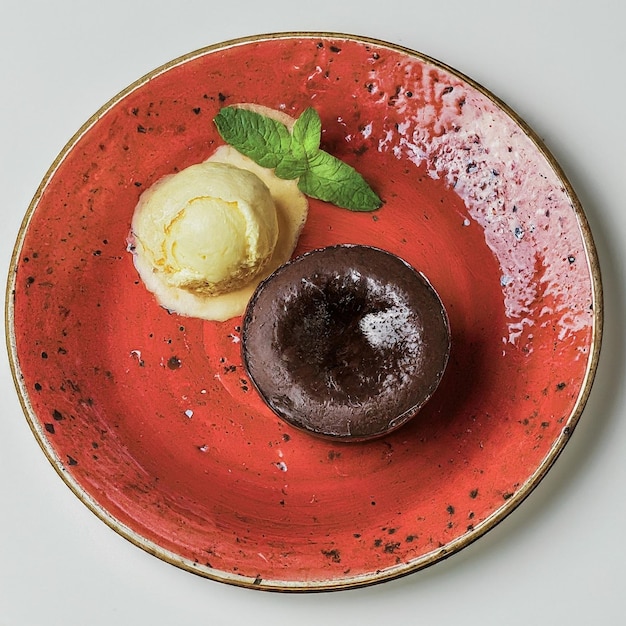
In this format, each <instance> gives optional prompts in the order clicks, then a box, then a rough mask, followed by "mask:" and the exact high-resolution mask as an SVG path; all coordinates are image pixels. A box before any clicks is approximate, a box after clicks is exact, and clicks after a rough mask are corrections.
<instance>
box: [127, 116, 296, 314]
mask: <svg viewBox="0 0 626 626" xmlns="http://www.w3.org/2000/svg"><path fill="white" fill-rule="evenodd" d="M277 113H278V112H277ZM281 115H284V114H281ZM289 119H291V118H289ZM307 210H308V203H307V200H306V198H305V197H304V195H303V194H302V193H301V192H300V191H299V190H298V188H297V184H296V182H295V181H292V180H290V181H287V180H281V179H279V178H277V177H276V176H275V175H274V173H273V171H272V170H269V169H266V168H262V167H259V166H258V165H256V164H255V163H254V162H253V161H251V160H250V159H248V158H247V157H245V156H243V155H241V154H239V153H238V152H237V151H236V150H234V149H233V148H232V147H230V146H222V147H221V148H218V150H216V152H215V153H214V154H213V155H212V156H211V157H210V158H209V159H208V160H206V161H204V162H202V163H198V164H196V165H192V166H190V167H188V168H186V169H184V170H181V171H180V172H177V173H175V174H170V175H168V176H165V177H163V178H162V179H160V180H159V181H157V182H156V183H155V184H153V185H152V186H151V187H150V188H149V189H147V190H146V191H145V192H144V193H143V194H142V195H141V197H140V199H139V202H138V204H137V206H136V208H135V212H134V215H133V218H132V225H131V236H130V244H131V246H130V247H131V250H132V251H133V259H134V263H135V267H136V268H137V271H138V272H139V275H140V276H141V278H142V280H143V282H144V284H145V285H146V287H147V288H148V290H149V291H151V292H153V293H154V294H155V296H156V298H157V300H158V302H159V303H160V304H161V305H162V306H164V307H165V308H167V309H169V310H171V311H174V312H176V313H179V314H181V315H187V316H192V317H200V318H203V319H210V320H220V321H221V320H226V319H229V318H231V317H234V316H236V315H240V314H242V313H243V311H244V309H245V306H246V304H247V302H248V300H249V298H250V296H251V295H252V292H253V291H254V289H255V287H256V286H257V284H258V283H259V282H260V281H261V280H262V279H263V278H265V277H266V276H268V275H269V274H270V273H271V272H272V271H273V270H274V269H276V268H277V267H278V266H280V265H282V264H283V263H285V262H286V261H287V260H288V259H289V258H290V257H291V254H292V253H293V250H294V248H295V245H296V243H297V240H298V237H299V234H300V231H301V230H302V227H303V225H304V222H305V220H306V215H307Z"/></svg>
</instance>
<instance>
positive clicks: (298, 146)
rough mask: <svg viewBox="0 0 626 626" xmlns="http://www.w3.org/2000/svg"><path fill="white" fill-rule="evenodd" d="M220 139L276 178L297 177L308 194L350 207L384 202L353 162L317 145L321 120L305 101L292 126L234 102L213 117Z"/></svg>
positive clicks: (371, 206)
mask: <svg viewBox="0 0 626 626" xmlns="http://www.w3.org/2000/svg"><path fill="white" fill-rule="evenodd" d="M214 122H215V125H216V126H217V130H218V131H219V133H220V135H221V136H222V139H224V141H226V143H229V144H230V145H231V146H233V147H234V148H235V149H236V150H237V151H238V152H241V153H242V154H243V155H245V156H247V157H249V158H250V159H252V160H253V161H254V162H255V163H257V164H259V165H261V166H262V167H267V168H270V169H274V173H275V174H276V176H278V177H279V178H283V179H287V180H295V179H298V188H299V189H300V191H302V192H303V193H305V194H306V195H308V196H311V197H312V198H317V199H319V200H323V201H325V202H332V203H333V204H336V205H337V206H339V207H342V208H345V209H350V210H351V211H374V210H375V209H378V208H380V206H381V205H382V201H381V199H380V198H379V197H378V195H376V193H375V192H374V191H373V190H372V188H371V187H370V186H369V185H368V184H367V182H366V181H365V179H364V178H363V177H362V176H361V174H359V173H358V172H357V171H356V170H355V169H354V168H353V167H352V166H350V165H348V164H347V163H345V162H344V161H341V160H340V159H338V158H337V157H335V156H333V155H331V154H329V153H328V152H326V151H324V150H322V149H321V148H320V141H321V137H322V123H321V120H320V116H319V114H318V113H317V111H316V110H315V109H313V108H312V107H309V108H308V109H306V110H305V111H303V112H302V114H301V115H300V117H298V119H297V120H296V121H295V124H294V126H293V130H292V131H291V132H290V131H289V129H288V128H287V126H285V125H284V124H283V123H282V122H278V121H277V120H274V119H272V118H271V117H268V116H265V115H262V114H260V113H257V112H256V111H251V110H249V109H244V108H240V107H236V106H234V107H233V106H230V107H224V108H223V109H221V110H220V112H219V113H218V114H217V115H216V117H215V118H214Z"/></svg>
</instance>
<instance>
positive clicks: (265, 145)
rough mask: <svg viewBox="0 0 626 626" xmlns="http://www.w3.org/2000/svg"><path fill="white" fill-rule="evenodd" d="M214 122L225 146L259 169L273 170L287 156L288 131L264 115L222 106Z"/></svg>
mask: <svg viewBox="0 0 626 626" xmlns="http://www.w3.org/2000/svg"><path fill="white" fill-rule="evenodd" d="M214 122H215V125H216V126H217V130H218V131H219V133H220V135H221V136H222V139H224V141H225V142H226V143H229V144H230V145H231V146H233V147H234V148H235V149H236V150H238V151H239V152H241V153H242V154H244V155H245V156H247V157H249V158H251V159H252V160H253V161H254V162H255V163H258V164H259V165H260V166H261V167H268V168H275V167H276V166H277V165H278V164H279V163H280V162H281V161H282V160H283V159H284V158H285V156H286V155H288V154H289V151H290V147H291V134H290V132H289V130H288V129H287V127H286V126H285V125H284V124H282V123H281V122H277V121H276V120H273V119H271V118H269V117H266V116H265V115H261V114H260V113H256V112H254V111H249V110H247V109H241V108H239V107H225V108H223V109H221V110H220V112H219V113H218V114H217V115H216V117H215V119H214Z"/></svg>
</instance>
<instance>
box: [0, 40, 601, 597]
mask: <svg viewBox="0 0 626 626" xmlns="http://www.w3.org/2000/svg"><path fill="white" fill-rule="evenodd" d="M237 102H256V103H259V104H262V105H266V106H269V107H272V108H278V109H282V110H284V111H285V112H286V113H288V114H290V115H293V116H297V115H298V114H299V113H300V112H301V111H302V110H303V109H304V108H306V107H307V106H314V107H315V108H316V109H317V111H318V112H319V113H320V115H321V118H322V124H323V129H324V132H323V139H322V141H323V147H325V148H326V149H327V150H328V151H330V152H332V153H333V154H335V155H336V156H338V157H340V158H342V159H344V160H346V161H348V162H349V163H351V164H353V165H354V166H355V167H356V168H357V169H358V170H359V171H360V172H361V173H362V174H363V175H364V176H365V178H366V179H367V180H368V181H369V182H370V183H371V185H372V186H373V188H374V189H375V190H376V191H377V192H378V193H379V195H380V196H381V197H382V199H383V200H384V203H385V204H384V206H383V208H382V209H380V210H379V211H378V212H376V213H373V214H356V213H351V212H349V211H346V210H342V209H338V208H335V207H333V206H329V205H326V204H324V203H322V202H318V201H311V205H310V213H309V218H308V222H307V224H306V226H305V229H304V231H303V233H302V237H301V239H300V242H299V245H298V249H297V252H298V253H299V252H304V251H307V250H310V249H312V248H315V247H320V246H323V245H330V244H335V243H362V244H370V245H375V246H378V247H381V248H384V249H387V250H389V251H390V252H393V253H395V254H397V255H399V256H400V257H402V258H403V259H405V260H406V261H407V262H409V263H410V264H412V265H413V266H414V267H416V268H417V269H418V270H420V271H422V272H423V273H424V274H425V275H426V276H427V277H428V278H429V279H430V281H431V282H432V284H433V286H434V287H435V288H436V290H437V291H438V293H439V294H440V296H441V297H442V300H443V301H444V304H445V305H446V308H447V311H448V315H449V318H450V326H451V331H452V350H451V354H450V361H449V365H448V369H447V371H446V374H445V376H444V379H443V381H442V382H441V385H440V386H439V389H438V390H437V392H436V394H435V396H434V397H433V398H432V399H431V400H430V402H429V403H428V404H427V406H426V407H425V408H424V409H423V410H422V412H421V413H420V415H419V416H418V417H417V418H416V419H415V420H413V421H412V422H411V423H410V424H409V425H407V426H405V427H403V428H401V429H400V430H398V431H396V432H394V433H393V434H391V435H390V436H388V437H386V438H383V439H381V440H376V441H373V442H369V443H362V444H336V443H333V442H329V441H324V440H319V439H315V438H313V437H311V436H309V435H307V434H304V433H302V432H299V431H296V430H294V429H292V428H290V427H289V426H287V425H285V424H284V423H282V422H281V421H280V420H279V419H278V418H276V417H275V416H274V415H273V414H272V413H271V412H270V411H269V410H268V409H267V408H266V407H265V406H264V405H263V403H262V402H261V401H260V400H259V398H258V397H257V396H256V395H255V394H254V392H253V390H252V389H251V386H250V384H249V381H248V380H246V378H245V373H244V372H243V370H242V366H241V357H240V351H239V348H240V346H239V331H240V328H239V324H240V321H241V320H240V319H233V320H230V321H229V322H224V323H210V322H203V321H201V320H198V319H191V318H184V317H180V316H178V315H175V314H169V313H168V312H167V311H165V310H164V309H162V308H160V307H159V306H158V305H157V304H156V303H155V301H154V298H153V296H152V295H151V294H150V293H148V292H147V290H146V289H145V287H144V286H143V284H142V282H141V281H140V280H139V278H138V275H137V273H136V271H135V269H134V266H133V262H132V258H131V255H130V254H129V253H128V251H127V249H126V247H127V235H128V231H129V225H130V220H131V216H132V213H133V209H134V207H135V204H136V203H137V199H138V197H139V195H140V193H141V192H142V190H144V189H146V188H147V187H149V186H150V185H151V184H152V183H154V182H155V181H156V180H158V179H159V178H160V177H161V176H163V175H164V174H168V173H171V172H174V171H176V170H178V169H181V168H183V167H186V166H188V165H191V164H193V163H197V162H199V161H202V160H204V159H205V158H207V157H208V156H209V155H210V154H211V153H212V152H213V151H214V150H215V148H216V147H218V146H219V145H221V144H222V141H221V139H220V137H219V135H218V134H217V132H216V129H215V127H214V124H213V122H212V120H213V117H214V116H215V115H216V113H217V112H218V111H219V109H220V107H222V106H224V105H227V104H231V103H237ZM7 320H8V324H7V328H8V331H7V332H8V334H7V341H8V346H9V352H10V356H11V360H12V365H13V371H14V375H15V380H16V385H17V388H18V392H19V395H20V399H21V402H22V404H23V406H24V410H25V413H26V416H27V419H28V421H29V423H30V425H31V427H32V430H33V432H34V434H35V436H36V438H37V440H38V441H39V443H40V445H41V446H42V448H43V450H44V452H45V453H46V455H47V456H48V458H49V459H50V461H51V462H52V464H53V465H54V467H55V468H56V469H57V471H58V472H59V474H60V475H61V477H62V478H63V479H64V480H65V481H66V483H67V484H68V485H69V486H70V488H71V489H72V490H73V491H74V492H75V493H76V494H77V495H78V497H79V498H81V500H83V501H84V502H85V503H86V504H87V506H89V507H90V508H91V509H92V510H93V511H94V512H95V513H96V514H97V515H98V516H100V517H101V518H102V519H103V520H104V521H105V522H106V523H107V524H109V525H110V526H112V527H113V528H114V529H115V530H116V531H118V532H119V533H120V534H121V535H123V536H124V537H126V538H128V539H129V540H131V541H133V542H134V543H136V544H137V545H139V546H140V547H142V548H144V549H146V550H147V551H149V552H151V553H153V554H155V555H157V556H158V557H160V558H162V559H165V560H166V561H169V562H171V563H174V564H175V565H178V566H180V567H182V568H185V569H187V570H189V571H192V572H195V573H198V574H201V575H204V576H207V577H210V578H213V579H216V580H220V581H224V582H229V583H233V584H238V585H244V586H250V587H255V588H260V589H281V590H319V589H337V588H343V587H350V586H358V585H364V584H370V583H374V582H380V581H383V580H387V579H390V578H393V577H396V576H399V575H402V574H406V573H408V572H412V571H415V570H417V569H420V568H422V567H425V566H427V565H430V564H432V563H435V562H437V561H438V560H440V559H442V558H444V557H446V556H448V555H449V554H451V553H453V552H455V551H457V550H459V549H460V548H462V547H464V546H466V545H468V544H469V543H470V542H471V541H473V540H475V539H476V538H478V537H480V536H481V535H482V534H483V533H485V532H486V531H487V530H489V529H490V528H492V527H493V526H494V525H495V524H496V523H497V522H499V521H500V520H501V519H503V517H504V516H506V515H507V514H508V513H510V512H511V511H512V510H513V509H514V508H515V507H516V506H517V505H518V504H519V503H520V502H521V501H522V500H523V499H524V497H526V495H528V493H529V492H530V491H531V490H532V488H533V487H535V486H536V484H537V483H538V482H539V481H540V479H541V478H542V477H543V475H544V474H545V472H546V471H547V470H548V469H549V467H550V466H551V464H552V463H553V462H554V460H555V459H556V458H557V456H558V454H559V452H560V451H561V450H562V448H563V446H564V445H565V443H566V442H567V440H568V438H569V436H570V435H571V433H572V430H573V428H574V427H575V425H576V423H577V421H578V419H579V417H580V414H581V411H582V408H583V405H584V403H585V401H586V399H587V396H588V394H589V390H590V386H591V383H592V379H593V375H594V373H595V369H596V364H597V358H598V352H599V347H600V337H601V327H602V302H601V288H600V278H599V270H598V266H597V260H596V254H595V249H594V246H593V242H592V238H591V234H590V232H589V229H588V226H587V223H586V219H585V217H584V214H583V212H582V209H581V207H580V205H579V202H578V200H577V199H576V197H575V195H574V192H573V191H572V189H571V187H570V185H569V184H568V182H567V180H566V179H565V177H564V176H563V174H562V172H561V170H560V168H559V167H558V165H557V164H556V163H555V161H554V159H553V158H552V157H551V156H550V154H549V153H548V152H547V150H546V149H545V147H543V146H542V144H541V142H540V141H539V140H538V139H537V138H536V137H535V136H534V134H533V133H532V132H531V131H530V130H529V129H528V128H527V127H526V125H525V124H524V123H523V122H522V121H521V120H519V119H518V118H517V117H516V116H515V115H514V114H513V113H512V112H511V111H510V110H509V109H508V108H507V107H506V106H505V105H504V104H502V103H501V102H499V101H498V100H497V99H496V98H494V97H493V96H492V95H491V94H489V93H488V92H486V91H485V90H484V89H482V88H481V87H480V86H478V85H476V84H475V83H473V81H471V80H470V79H468V78H466V77H464V76H462V75H460V74H459V73H457V72H455V71H454V70H452V69H450V68H448V67H445V66H443V65H442V64H440V63H438V62H436V61H434V60H432V59H429V58H427V57H424V56H422V55H420V54H418V53H415V52H412V51H409V50H406V49H403V48H399V47H397V46H395V45H392V44H388V43H384V42H380V41H375V40H367V39H362V38H357V37H352V36H347V35H330V34H319V33H308V34H298V33H290V34H280V35H269V36H262V37H256V38H252V39H243V40H237V41H231V42H227V43H224V44H220V45H217V46H213V47H211V48H207V49H204V50H200V51H198V52H195V53H193V54H190V55H188V56H185V57H184V58H181V59H178V60H176V61H174V62H172V63H170V64H168V65H166V66H164V67H162V68H160V69H158V70H156V71H155V72H153V73H151V74H150V75H149V76H146V77H144V78H142V79H141V80H139V81H138V82H137V83H136V84H134V85H132V86H130V87H129V88H128V89H127V90H125V91H124V92H123V93H121V94H120V95H119V96H117V97H116V98H114V99H113V100H112V101H111V102H109V103H108V104H106V105H105V106H104V107H103V108H102V110H100V111H99V112H98V113H97V114H96V115H95V116H94V117H93V118H92V119H91V120H89V122H88V123H87V124H86V125H85V126H84V127H83V128H82V129H80V131H79V132H78V133H77V134H76V136H75V137H74V138H73V139H72V140H71V141H70V142H69V143H68V145H67V146H66V148H65V149H64V150H63V152H62V153H61V154H60V155H59V157H58V159H57V160H56V161H55V163H54V164H53V165H52V167H51V168H50V171H49V173H48V174H47V176H46V178H45V179H44V181H43V182H42V185H41V187H40V189H39V190H38V192H37V194H36V196H35V198H34V200H33V202H32V204H31V206H30V208H29V210H28V213H27V215H26V218H25V220H24V223H23V227H22V230H21V232H20V236H19V239H18V241H17V244H16V248H15V253H14V258H13V265H12V271H11V275H10V278H9V284H8V298H7Z"/></svg>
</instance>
